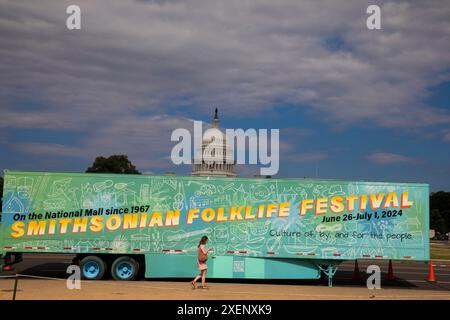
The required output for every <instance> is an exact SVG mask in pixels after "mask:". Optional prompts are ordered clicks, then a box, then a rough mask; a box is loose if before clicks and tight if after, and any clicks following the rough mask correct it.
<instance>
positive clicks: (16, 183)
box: [0, 171, 429, 260]
mask: <svg viewBox="0 0 450 320" xmlns="http://www.w3.org/2000/svg"><path fill="white" fill-rule="evenodd" d="M4 178H5V185H4V199H3V208H2V209H3V213H2V223H1V238H0V244H1V249H0V250H3V251H17V252H36V251H44V252H93V251H96V252H102V253H177V254H183V255H184V254H196V252H197V244H198V242H199V239H200V238H201V236H203V235H207V236H208V237H209V238H210V242H209V244H210V245H211V246H212V247H213V248H214V250H215V255H246V256H253V257H283V258H287V257H288V258H307V259H338V260H350V259H364V258H367V259H369V258H371V259H372V258H379V259H409V260H428V259H429V236H428V233H429V204H428V201H429V200H428V199H429V193H428V192H429V191H428V185H426V184H406V183H379V182H373V183H372V182H349V181H338V180H307V179H256V178H255V179H246V178H213V177H189V176H150V175H149V176H146V175H108V174H72V173H39V172H12V171H5V175H4Z"/></svg>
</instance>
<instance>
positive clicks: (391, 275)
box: [388, 260, 395, 280]
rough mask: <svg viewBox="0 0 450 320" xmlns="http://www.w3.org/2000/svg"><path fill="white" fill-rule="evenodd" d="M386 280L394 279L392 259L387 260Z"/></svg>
mask: <svg viewBox="0 0 450 320" xmlns="http://www.w3.org/2000/svg"><path fill="white" fill-rule="evenodd" d="M388 280H395V276H394V269H393V268H392V260H389V268H388Z"/></svg>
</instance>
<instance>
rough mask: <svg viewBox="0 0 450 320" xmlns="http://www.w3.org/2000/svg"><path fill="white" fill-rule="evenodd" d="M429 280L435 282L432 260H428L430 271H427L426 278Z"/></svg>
mask: <svg viewBox="0 0 450 320" xmlns="http://www.w3.org/2000/svg"><path fill="white" fill-rule="evenodd" d="M427 280H428V281H429V282H436V278H435V277H434V267H433V260H430V271H429V272H428V279H427Z"/></svg>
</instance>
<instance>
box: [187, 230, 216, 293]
mask: <svg viewBox="0 0 450 320" xmlns="http://www.w3.org/2000/svg"><path fill="white" fill-rule="evenodd" d="M207 243H208V237H207V236H203V237H202V238H201V239H200V242H199V244H198V246H197V247H198V256H197V265H198V270H199V271H200V274H199V275H198V276H196V277H195V279H194V280H192V281H191V285H192V289H197V284H196V282H197V280H198V279H200V278H202V287H201V288H202V289H208V287H206V286H205V280H206V270H207V269H208V266H207V265H206V260H208V252H210V251H212V248H210V249H206V244H207Z"/></svg>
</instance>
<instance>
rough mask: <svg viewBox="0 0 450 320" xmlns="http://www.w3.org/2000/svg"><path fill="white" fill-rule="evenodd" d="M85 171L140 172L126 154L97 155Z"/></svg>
mask: <svg viewBox="0 0 450 320" xmlns="http://www.w3.org/2000/svg"><path fill="white" fill-rule="evenodd" d="M86 172H94V173H128V174H141V173H140V172H139V171H137V170H136V167H135V166H134V165H133V164H132V163H131V161H130V160H128V156H126V155H112V156H110V157H108V158H105V157H97V158H95V161H94V163H93V164H92V166H91V167H89V168H88V169H87V170H86Z"/></svg>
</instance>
